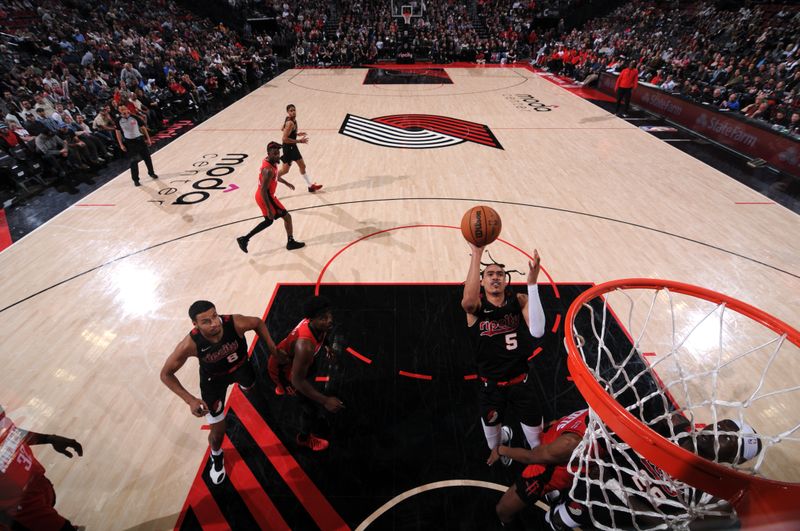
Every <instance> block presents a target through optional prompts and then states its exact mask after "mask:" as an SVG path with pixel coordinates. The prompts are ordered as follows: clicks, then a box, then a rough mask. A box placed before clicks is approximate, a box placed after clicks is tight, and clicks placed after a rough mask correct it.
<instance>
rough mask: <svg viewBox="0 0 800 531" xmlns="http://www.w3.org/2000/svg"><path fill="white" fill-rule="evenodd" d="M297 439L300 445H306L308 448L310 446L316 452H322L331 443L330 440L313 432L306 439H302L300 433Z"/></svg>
mask: <svg viewBox="0 0 800 531" xmlns="http://www.w3.org/2000/svg"><path fill="white" fill-rule="evenodd" d="M296 440H297V445H298V446H305V447H306V448H310V449H311V450H313V451H315V452H321V451H322V450H325V449H326V448H327V447H328V446H329V445H330V443H329V442H328V441H326V440H325V439H320V438H319V437H317V436H315V435H314V434H313V433H312V434H311V435H309V436H308V438H307V439H306V440H301V439H300V435H298V436H297V439H296Z"/></svg>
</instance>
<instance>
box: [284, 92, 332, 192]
mask: <svg viewBox="0 0 800 531" xmlns="http://www.w3.org/2000/svg"><path fill="white" fill-rule="evenodd" d="M286 114H287V116H286V118H285V119H284V120H283V155H282V156H281V162H283V166H281V169H280V171H279V172H278V177H279V178H280V177H283V176H284V175H286V174H287V173H289V168H291V167H292V162H295V161H296V162H297V167H298V168H300V175H302V176H303V179H305V181H306V184H307V185H308V191H309V192H311V193H312V194H313V193H314V192H316V191H317V190H319V189H320V188H322V185H321V184H317V183H315V182H313V181H312V180H311V176H310V175H309V174H308V173H306V162H305V161H304V160H303V155H301V154H300V149H299V148H298V147H297V144H308V135H307V134H306V133H304V132H302V131H298V130H297V108H296V107H295V106H294V105H292V104H291V103H290V104H289V105H287V106H286ZM298 137H300V138H298Z"/></svg>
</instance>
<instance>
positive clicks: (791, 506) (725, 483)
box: [565, 278, 800, 529]
mask: <svg viewBox="0 0 800 531" xmlns="http://www.w3.org/2000/svg"><path fill="white" fill-rule="evenodd" d="M663 288H667V289H668V290H670V291H672V292H675V293H680V294H683V295H689V296H692V297H698V298H701V299H705V300H706V301H710V302H712V303H724V304H725V305H726V307H727V308H728V309H730V310H734V311H736V312H738V313H739V314H741V315H744V316H747V317H749V318H750V319H752V320H754V321H755V322H757V323H760V324H761V325H763V326H765V327H767V328H769V329H771V330H772V331H773V332H775V333H777V334H778V335H780V336H783V335H785V337H786V340H787V341H789V342H790V343H792V344H793V345H795V346H797V347H800V332H798V331H797V330H796V329H794V328H792V327H791V326H789V325H788V324H786V323H784V322H783V321H781V320H779V319H777V318H775V317H773V316H771V315H770V314H768V313H766V312H764V311H762V310H760V309H758V308H756V307H754V306H751V305H749V304H746V303H744V302H741V301H739V300H737V299H734V298H732V297H729V296H727V295H723V294H721V293H717V292H715V291H711V290H708V289H705V288H701V287H698V286H693V285H690V284H684V283H680V282H675V281H670V280H659V279H647V278H629V279H621V280H613V281H609V282H605V283H602V284H598V285H597V286H594V287H592V288H591V289H588V290H587V291H585V292H584V293H582V294H581V295H580V296H579V297H578V298H577V299H575V301H574V302H573V303H572V305H571V306H570V308H569V310H568V312H567V317H566V323H565V336H566V337H565V343H566V347H567V350H568V366H569V371H570V374H571V375H572V378H573V379H574V380H575V384H576V385H577V386H578V389H579V390H580V392H581V394H582V395H583V396H584V398H585V399H586V401H587V403H588V404H589V406H590V407H591V408H592V409H594V410H595V412H596V413H597V415H598V416H599V417H600V418H601V419H602V420H603V422H604V423H605V424H606V425H607V426H608V427H610V428H611V429H612V430H613V431H614V432H615V433H616V434H617V435H618V436H619V437H620V438H622V439H623V440H624V441H625V442H626V443H627V444H629V445H630V446H631V447H632V448H633V449H634V450H636V452H638V453H639V454H641V455H642V456H643V457H645V458H646V459H648V460H649V461H651V462H652V463H655V464H656V465H658V466H659V467H661V468H662V469H663V470H664V471H666V472H667V473H668V474H670V475H671V476H672V477H674V478H676V479H678V480H680V481H683V482H684V483H686V484H689V485H692V486H693V487H696V488H698V489H701V490H703V491H705V492H707V493H709V494H711V495H714V496H717V497H720V498H724V499H726V500H728V501H729V502H730V503H731V504H732V505H733V506H734V507H735V508H736V511H737V514H738V516H739V518H740V520H741V523H742V526H743V527H745V528H754V527H758V528H760V529H765V528H769V529H783V528H785V526H786V525H787V522H792V523H795V524H796V523H797V522H800V501H799V500H800V484H797V483H789V482H782V481H775V480H770V479H766V478H763V477H757V476H752V475H748V474H745V473H742V472H740V471H737V470H733V469H731V468H727V467H725V466H722V465H719V464H717V463H714V462H712V461H710V460H707V459H704V458H702V457H700V456H698V455H696V454H694V453H692V452H689V451H687V450H684V449H683V448H681V447H679V446H677V445H676V444H673V443H671V442H670V441H669V440H667V439H665V438H664V437H662V436H661V435H659V434H658V433H657V432H655V431H654V430H652V429H650V428H649V427H648V426H646V425H645V424H643V423H642V422H641V421H640V420H639V419H637V418H636V417H635V416H633V415H632V414H631V413H629V412H628V411H626V410H625V408H624V407H623V406H622V405H621V404H619V403H618V402H617V401H616V400H615V399H614V398H612V397H611V396H610V395H609V394H608V392H607V391H606V390H605V389H604V388H603V386H602V385H601V384H600V383H599V382H598V381H597V380H596V379H595V377H594V375H593V374H592V373H591V371H590V369H589V367H588V366H587V365H586V363H585V361H584V359H583V356H582V355H581V353H580V350H579V347H578V345H577V343H576V340H575V337H576V333H578V334H579V333H580V332H577V331H576V330H575V329H574V322H575V317H576V315H577V313H578V312H579V311H580V310H581V308H582V307H583V306H584V304H586V303H587V302H588V301H591V300H593V299H595V298H599V297H603V296H604V295H605V294H608V293H609V292H611V291H615V290H620V289H622V290H625V289H650V290H661V289H663ZM797 465H798V466H799V467H800V456H798V463H797ZM789 525H791V524H789Z"/></svg>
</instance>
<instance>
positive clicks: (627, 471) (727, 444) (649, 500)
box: [547, 414, 763, 531]
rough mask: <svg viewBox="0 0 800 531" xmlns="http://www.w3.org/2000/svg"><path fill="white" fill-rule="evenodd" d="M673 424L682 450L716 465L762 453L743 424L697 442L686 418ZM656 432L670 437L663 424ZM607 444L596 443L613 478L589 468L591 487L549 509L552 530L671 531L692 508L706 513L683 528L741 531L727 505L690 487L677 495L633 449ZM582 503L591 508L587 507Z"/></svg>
mask: <svg viewBox="0 0 800 531" xmlns="http://www.w3.org/2000/svg"><path fill="white" fill-rule="evenodd" d="M672 423H673V431H674V433H675V434H676V435H675V437H677V439H678V440H677V444H678V446H680V447H681V448H683V449H684V450H688V451H690V452H693V453H695V454H697V455H699V456H700V457H703V458H705V459H708V460H710V461H714V462H717V463H731V464H742V463H744V462H746V461H749V460H750V459H753V458H755V457H757V456H758V455H759V454H760V453H761V450H762V448H763V447H762V443H761V439H760V437H759V435H758V434H757V433H756V431H755V429H753V427H752V426H750V425H749V424H747V423H746V422H743V421H741V420H739V421H737V420H733V419H722V420H720V421H718V422H717V423H716V424H710V425H708V426H706V427H705V428H703V429H702V430H700V431H698V432H695V433H694V435H693V436H692V431H693V430H692V427H691V424H690V423H689V420H688V419H686V418H685V417H682V416H680V415H678V414H676V415H675V416H674V417H673V420H672ZM652 427H653V429H654V430H655V431H656V432H658V433H660V434H661V435H663V436H669V434H668V432H667V430H668V429H669V428H668V427H667V426H666V425H665V424H663V423H662V425H661V428H662V429H658V428H657V427H656V426H652ZM680 434H683V436H682V437H681V435H680ZM609 443H610V441H608V440H605V441H604V440H598V441H597V444H598V448H597V451H599V452H601V455H604V456H606V457H605V458H604V459H603V460H604V461H605V463H607V464H610V465H611V466H608V467H605V466H604V467H603V468H604V469H607V470H610V471H613V472H612V473H607V472H606V473H601V469H600V467H598V466H595V465H594V464H592V465H590V467H589V469H588V471H589V476H590V478H591V479H592V481H581V482H580V483H578V484H577V485H576V486H575V488H574V489H571V490H570V493H569V496H566V497H562V499H560V500H559V503H558V504H557V505H552V506H551V507H550V512H549V513H548V515H547V521H548V523H549V524H550V526H551V528H552V529H554V530H557V531H565V530H567V529H573V528H576V527H581V528H583V529H586V528H589V527H595V526H598V527H599V526H605V528H609V527H610V528H613V529H667V528H672V527H673V526H672V525H670V524H669V520H670V518H669V517H670V516H676V515H686V511H687V507H688V506H690V505H691V506H692V507H694V510H696V511H698V512H697V513H695V514H700V511H707V512H706V514H705V515H704V516H703V517H702V518H700V519H698V520H697V521H696V522H692V524H691V525H689V526H688V527H685V528H687V529H738V528H739V523H738V521H737V516H736V513H735V511H734V510H733V508H732V507H731V506H730V504H729V503H728V502H727V501H726V500H722V499H720V498H716V497H714V496H711V495H710V494H708V493H705V492H703V491H702V490H700V489H698V488H696V487H693V486H691V485H684V486H683V488H680V489H677V490H676V489H674V488H673V487H674V484H673V483H672V482H671V481H670V480H671V477H670V476H669V474H667V473H666V472H665V471H664V470H662V469H661V468H660V467H659V466H657V465H656V464H654V463H652V462H650V461H648V460H647V459H645V458H644V457H642V456H640V455H639V454H638V453H636V451H635V450H633V449H632V448H630V447H627V448H626V446H627V445H619V446H617V445H611V444H609ZM584 500H589V501H590V503H589V504H588V505H587V504H586V503H585V501H584ZM673 523H674V522H673ZM684 523H685V522H684ZM675 528H676V529H677V528H678V527H677V525H676V527H675ZM680 528H682V529H683V528H684V527H683V526H681V527H680Z"/></svg>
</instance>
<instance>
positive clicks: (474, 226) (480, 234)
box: [461, 205, 503, 247]
mask: <svg viewBox="0 0 800 531" xmlns="http://www.w3.org/2000/svg"><path fill="white" fill-rule="evenodd" d="M502 228H503V223H502V222H501V221H500V216H499V215H498V214H497V212H495V210H494V209H493V208H491V207H488V206H485V205H478V206H476V207H472V208H470V209H469V210H467V211H466V213H464V217H462V218H461V234H463V235H464V239H465V240H467V241H468V242H470V243H472V244H474V245H477V246H478V247H484V246H486V245H489V244H490V243H492V242H493V241H495V240H496V239H497V237H498V236H500V229H502Z"/></svg>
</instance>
